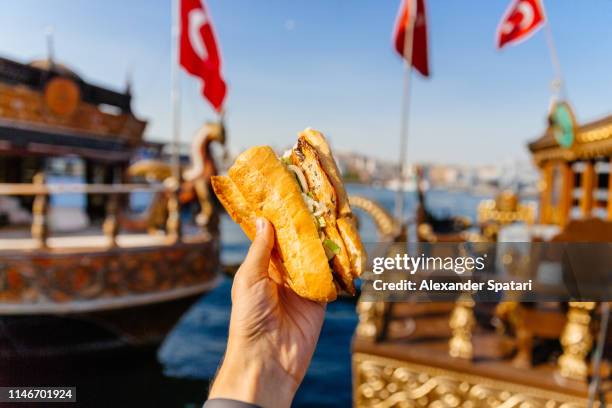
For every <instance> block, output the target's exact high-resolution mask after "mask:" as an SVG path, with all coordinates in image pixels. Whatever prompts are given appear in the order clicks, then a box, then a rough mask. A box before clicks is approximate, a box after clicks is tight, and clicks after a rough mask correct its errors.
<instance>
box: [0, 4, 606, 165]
mask: <svg viewBox="0 0 612 408" xmlns="http://www.w3.org/2000/svg"><path fill="white" fill-rule="evenodd" d="M508 3H509V0H479V1H476V0H472V1H465V0H462V1H460V0H429V1H428V2H427V5H428V18H429V35H430V64H431V69H432V72H433V74H432V77H431V78H430V79H428V80H425V79H422V78H421V77H419V76H418V74H416V73H415V74H414V76H413V78H415V79H414V81H413V88H412V102H411V110H410V136H409V142H408V148H409V152H408V158H409V160H410V161H434V162H447V163H449V162H450V163H497V162H500V161H507V160H510V159H515V158H526V157H528V155H527V153H526V149H525V143H526V142H527V141H528V140H531V139H533V138H534V137H536V136H537V135H539V134H540V133H541V131H542V130H543V129H544V126H545V114H546V109H547V106H548V102H549V99H550V81H551V79H552V77H553V70H552V66H551V63H550V59H549V54H548V51H547V49H546V42H545V37H544V33H543V32H542V31H540V32H539V33H537V34H536V35H535V36H534V37H532V38H531V39H530V40H528V41H527V42H525V43H523V44H520V45H518V46H515V47H508V48H506V49H504V50H503V51H502V52H497V51H496V50H495V47H494V32H495V29H496V27H497V24H498V22H499V19H500V17H501V15H502V14H503V12H504V10H505V9H506V7H507V4H508ZM207 4H208V7H209V10H210V13H211V14H212V18H213V21H214V23H215V26H216V31H217V36H218V39H219V41H220V45H221V50H222V55H223V59H224V73H225V76H226V78H227V81H228V83H229V86H230V90H229V96H228V100H227V104H226V109H227V124H228V130H229V132H230V133H229V135H230V146H231V149H232V150H233V151H237V150H239V149H243V148H245V147H247V146H251V145H254V144H271V145H273V146H277V147H283V146H286V145H288V144H290V143H292V141H293V140H294V138H295V134H296V133H297V132H298V131H299V130H301V129H302V128H304V127H306V126H313V127H316V128H320V129H322V130H323V131H325V132H327V133H328V134H329V135H330V136H331V138H332V141H333V143H334V145H335V146H336V148H337V149H342V150H354V151H359V152H362V153H368V154H371V155H374V156H377V157H380V158H389V159H390V160H395V159H396V157H397V146H398V142H397V139H398V129H399V112H400V99H401V85H402V82H401V81H402V65H401V60H400V59H399V57H398V56H397V55H395V54H394V51H393V49H392V46H391V32H392V27H393V23H394V21H395V16H396V12H397V6H398V0H344V1H341V0H310V1H306V0H295V1H282V0H265V1H264V0H261V1H255V0H208V1H207ZM546 10H547V14H548V16H549V18H550V21H551V24H552V30H553V33H554V37H555V40H556V44H557V48H558V53H559V58H560V61H561V65H562V68H563V73H564V76H565V79H566V86H567V89H568V94H569V99H570V101H571V102H572V103H573V105H574V107H575V110H576V113H577V117H578V120H579V121H587V120H591V119H596V118H599V117H601V116H604V115H606V114H608V113H610V112H612V104H611V103H610V99H609V95H610V94H612V81H611V80H610V74H609V72H610V70H611V69H612V53H610V45H609V44H608V41H609V39H610V38H612V24H610V20H611V18H612V1H609V0H589V1H588V2H577V1H575V0H554V1H553V0H548V1H546ZM49 26H52V27H53V29H54V39H55V53H56V59H57V60H59V61H62V62H64V63H66V64H67V65H69V66H71V67H73V68H74V69H75V70H76V71H77V72H79V73H80V74H82V75H83V76H84V77H85V78H86V79H87V80H90V81H92V82H95V83H99V84H102V85H106V86H109V87H112V88H116V89H122V88H123V87H124V86H125V79H126V76H127V73H128V72H130V73H131V76H132V78H133V84H134V110H135V112H136V113H137V114H138V115H140V116H142V117H145V118H147V119H148V120H149V128H148V130H147V134H148V137H150V138H152V139H157V140H169V139H170V118H169V112H170V102H169V83H170V81H169V71H170V1H168V0H165V1H161V0H155V1H151V0H149V1H147V0H130V1H118V0H107V1H76V0H53V1H44V0H36V1H34V0H21V1H12V2H8V1H6V2H3V4H2V12H0V55H3V56H7V57H10V58H15V59H17V60H20V61H24V62H27V61H29V60H32V59H35V58H40V57H44V56H45V55H46V48H45V39H44V33H45V31H46V29H47V27H49ZM181 85H182V93H183V95H182V138H183V140H189V139H190V138H191V136H192V135H193V133H194V131H195V130H196V129H197V127H198V126H199V125H200V124H201V123H203V122H204V121H205V120H207V119H211V118H213V117H214V114H213V111H212V110H211V109H210V107H209V106H208V105H207V104H206V102H204V101H203V100H201V98H200V96H199V84H198V82H197V80H196V79H193V78H190V77H188V76H187V75H186V74H183V75H182V78H181Z"/></svg>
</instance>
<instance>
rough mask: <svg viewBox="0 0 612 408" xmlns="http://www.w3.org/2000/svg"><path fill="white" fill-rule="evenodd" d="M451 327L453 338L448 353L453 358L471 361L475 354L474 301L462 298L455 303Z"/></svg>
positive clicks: (450, 322) (451, 316)
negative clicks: (473, 338)
mask: <svg viewBox="0 0 612 408" xmlns="http://www.w3.org/2000/svg"><path fill="white" fill-rule="evenodd" d="M449 326H450V328H451V330H452V332H453V336H452V337H451V339H450V341H449V342H448V347H449V350H448V353H449V354H450V356H451V357H456V358H464V359H468V360H469V359H471V358H472V356H473V354H474V352H473V347H472V330H474V326H476V318H475V317H474V301H473V300H472V299H470V298H468V297H462V298H461V299H459V300H458V301H457V302H456V303H455V307H454V309H453V311H452V312H451V315H450V321H449Z"/></svg>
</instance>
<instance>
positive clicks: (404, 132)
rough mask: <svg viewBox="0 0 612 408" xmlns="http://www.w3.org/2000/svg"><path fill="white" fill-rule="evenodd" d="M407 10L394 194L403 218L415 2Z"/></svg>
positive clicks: (397, 215)
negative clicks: (396, 184)
mask: <svg viewBox="0 0 612 408" xmlns="http://www.w3.org/2000/svg"><path fill="white" fill-rule="evenodd" d="M410 6H411V7H410V9H409V10H408V13H409V14H408V19H409V24H408V29H407V30H406V31H405V33H404V85H403V90H402V111H401V113H400V121H401V122H400V152H399V183H400V184H399V187H398V189H397V194H396V196H395V217H396V218H397V219H398V220H400V221H401V220H403V219H404V169H405V164H406V163H405V162H406V149H407V140H408V113H409V112H408V111H409V109H410V75H411V73H412V48H413V45H414V44H413V43H414V25H415V22H416V16H417V2H416V0H410Z"/></svg>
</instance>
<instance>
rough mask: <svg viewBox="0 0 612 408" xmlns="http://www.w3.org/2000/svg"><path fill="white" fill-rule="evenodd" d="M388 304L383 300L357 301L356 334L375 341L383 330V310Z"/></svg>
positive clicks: (384, 310)
mask: <svg viewBox="0 0 612 408" xmlns="http://www.w3.org/2000/svg"><path fill="white" fill-rule="evenodd" d="M387 307H388V305H387V304H386V303H385V302H382V301H377V302H363V301H359V302H357V315H358V317H359V323H358V324H357V336H359V337H361V338H363V339H366V340H370V341H376V340H377V339H378V338H379V337H380V335H381V333H382V330H383V325H384V318H385V312H386V309H387Z"/></svg>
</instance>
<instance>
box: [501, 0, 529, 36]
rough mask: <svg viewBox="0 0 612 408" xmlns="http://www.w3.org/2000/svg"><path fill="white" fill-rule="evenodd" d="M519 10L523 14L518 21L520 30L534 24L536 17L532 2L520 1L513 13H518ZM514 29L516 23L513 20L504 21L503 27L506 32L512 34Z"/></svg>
mask: <svg viewBox="0 0 612 408" xmlns="http://www.w3.org/2000/svg"><path fill="white" fill-rule="evenodd" d="M517 12H518V13H520V14H521V19H520V20H519V22H518V28H519V29H520V30H524V29H526V28H529V27H530V26H531V24H533V20H534V17H535V12H534V10H533V6H532V5H531V3H529V2H527V1H519V3H518V4H517V6H516V10H515V11H514V13H512V15H514V14H516V13H517ZM514 29H515V24H514V23H513V22H510V21H506V23H504V25H503V27H502V32H503V33H504V34H510V33H511V32H512V31H514Z"/></svg>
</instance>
